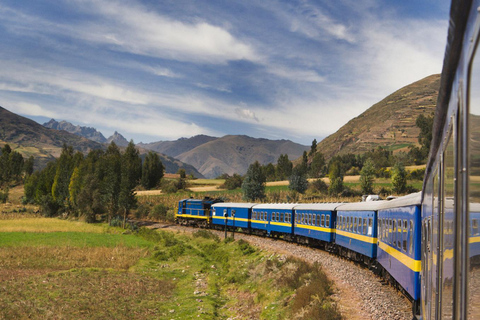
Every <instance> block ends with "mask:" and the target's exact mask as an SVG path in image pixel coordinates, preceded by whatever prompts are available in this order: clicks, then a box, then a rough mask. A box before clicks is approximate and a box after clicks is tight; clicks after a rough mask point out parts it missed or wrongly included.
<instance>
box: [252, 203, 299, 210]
mask: <svg viewBox="0 0 480 320" xmlns="http://www.w3.org/2000/svg"><path fill="white" fill-rule="evenodd" d="M297 205H298V203H261V204H257V205H256V206H255V207H253V209H279V210H280V209H284V210H285V209H287V210H291V209H293V208H294V207H295V206H297Z"/></svg>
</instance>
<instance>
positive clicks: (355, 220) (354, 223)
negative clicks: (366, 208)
mask: <svg viewBox="0 0 480 320" xmlns="http://www.w3.org/2000/svg"><path fill="white" fill-rule="evenodd" d="M353 232H355V233H356V232H357V217H355V218H353Z"/></svg>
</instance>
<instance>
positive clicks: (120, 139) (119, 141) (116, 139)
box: [106, 131, 128, 147]
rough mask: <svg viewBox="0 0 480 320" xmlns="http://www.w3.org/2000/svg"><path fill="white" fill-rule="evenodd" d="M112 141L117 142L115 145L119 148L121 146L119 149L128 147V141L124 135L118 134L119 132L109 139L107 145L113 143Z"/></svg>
mask: <svg viewBox="0 0 480 320" xmlns="http://www.w3.org/2000/svg"><path fill="white" fill-rule="evenodd" d="M112 141H113V142H115V144H116V145H117V146H119V147H126V146H128V140H127V139H125V137H124V136H122V135H121V134H120V133H118V132H117V131H115V133H114V134H113V135H112V136H111V137H110V138H108V139H107V142H106V143H107V144H110V143H112Z"/></svg>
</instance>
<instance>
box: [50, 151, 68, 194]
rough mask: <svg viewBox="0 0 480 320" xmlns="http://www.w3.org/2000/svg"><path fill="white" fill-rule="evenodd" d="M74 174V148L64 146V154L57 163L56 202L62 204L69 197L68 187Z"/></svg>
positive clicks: (54, 183) (54, 181)
mask: <svg viewBox="0 0 480 320" xmlns="http://www.w3.org/2000/svg"><path fill="white" fill-rule="evenodd" d="M72 173H73V147H72V146H67V145H65V144H64V145H63V148H62V154H61V155H60V158H58V161H57V170H56V172H55V178H54V179H53V185H52V197H53V200H54V201H57V202H59V203H62V202H63V201H65V200H67V199H68V197H69V192H68V186H69V184H70V177H71V176H72Z"/></svg>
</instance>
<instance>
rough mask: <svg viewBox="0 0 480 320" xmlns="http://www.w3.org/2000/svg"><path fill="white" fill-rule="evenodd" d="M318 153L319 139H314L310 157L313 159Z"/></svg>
mask: <svg viewBox="0 0 480 320" xmlns="http://www.w3.org/2000/svg"><path fill="white" fill-rule="evenodd" d="M316 152H317V139H313V141H312V146H311V147H310V154H309V155H310V156H311V157H312V156H313V155H314V154H315V153H316Z"/></svg>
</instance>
